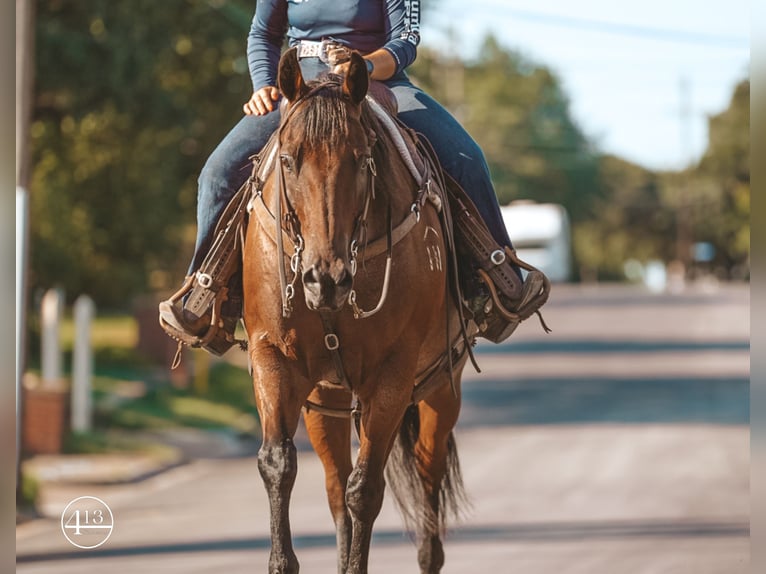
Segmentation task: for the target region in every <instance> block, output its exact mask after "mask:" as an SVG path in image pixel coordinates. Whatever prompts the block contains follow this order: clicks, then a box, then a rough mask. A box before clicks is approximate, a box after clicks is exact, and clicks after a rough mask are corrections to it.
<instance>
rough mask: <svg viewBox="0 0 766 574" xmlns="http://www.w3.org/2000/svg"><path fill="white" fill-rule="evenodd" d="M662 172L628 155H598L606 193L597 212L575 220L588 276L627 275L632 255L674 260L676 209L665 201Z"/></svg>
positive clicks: (575, 233) (576, 241) (595, 208)
mask: <svg viewBox="0 0 766 574" xmlns="http://www.w3.org/2000/svg"><path fill="white" fill-rule="evenodd" d="M662 181H663V180H662V178H661V177H660V175H658V174H656V173H654V172H652V171H650V170H647V169H645V168H643V167H641V166H638V165H636V164H633V163H630V162H628V161H626V160H624V159H621V158H618V157H615V156H612V155H605V156H603V157H601V159H600V161H599V184H598V188H599V190H600V192H601V194H602V195H601V196H600V197H599V198H597V199H596V200H595V202H594V204H593V206H592V212H593V215H592V216H591V217H590V218H588V219H585V220H582V221H578V222H575V224H574V225H573V236H574V250H575V255H576V259H577V262H578V264H579V266H580V269H579V271H580V275H581V277H583V278H589V279H593V280H595V279H600V280H622V279H624V278H625V275H624V264H625V262H626V261H628V260H629V259H635V260H637V261H640V262H642V263H646V262H647V261H649V260H652V259H658V260H662V261H669V260H670V259H671V258H672V255H673V246H674V243H673V237H674V235H673V230H674V225H675V217H674V210H673V209H672V208H671V207H670V206H668V205H666V204H665V203H664V199H663V187H662Z"/></svg>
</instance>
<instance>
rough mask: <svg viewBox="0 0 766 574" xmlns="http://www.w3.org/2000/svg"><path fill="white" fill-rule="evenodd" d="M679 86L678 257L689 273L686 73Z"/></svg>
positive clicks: (689, 154) (689, 89)
mask: <svg viewBox="0 0 766 574" xmlns="http://www.w3.org/2000/svg"><path fill="white" fill-rule="evenodd" d="M678 87H679V95H680V105H679V109H678V112H679V125H680V149H681V178H682V179H681V184H680V188H679V197H678V208H677V212H676V258H677V259H678V260H679V261H680V262H681V263H683V266H684V273H687V272H688V270H689V264H690V262H691V247H692V217H691V202H690V182H689V174H688V170H689V169H691V87H690V83H689V78H688V77H687V76H686V75H683V74H682V75H681V77H680V79H679V83H678Z"/></svg>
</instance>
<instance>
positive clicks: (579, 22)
mask: <svg viewBox="0 0 766 574" xmlns="http://www.w3.org/2000/svg"><path fill="white" fill-rule="evenodd" d="M486 3H487V4H489V5H492V6H493V7H496V8H497V9H498V10H502V12H501V13H498V14H496V15H497V16H502V15H507V16H510V17H512V18H518V19H520V20H527V21H530V22H538V23H541V24H547V25H553V26H560V27H564V28H572V29H580V30H588V31H593V32H602V33H606V34H616V35H621V36H635V37H638V38H645V39H651V40H661V41H666V42H676V43H684V44H703V45H707V46H718V47H723V48H732V49H749V48H750V39H749V38H743V37H741V36H727V35H719V34H706V33H702V32H693V31H689V30H677V29H675V30H674V29H671V28H654V27H651V26H636V25H634V24H625V23H621V22H610V21H607V20H592V19H587V18H577V17H573V16H562V15H558V14H551V13H546V12H536V11H533V10H521V9H518V8H509V7H508V6H507V5H506V4H505V3H501V2H492V1H489V2H486Z"/></svg>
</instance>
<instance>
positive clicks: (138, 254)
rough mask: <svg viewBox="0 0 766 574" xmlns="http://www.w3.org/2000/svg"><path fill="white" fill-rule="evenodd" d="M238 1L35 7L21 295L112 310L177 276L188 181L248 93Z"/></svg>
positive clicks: (103, 0)
mask: <svg viewBox="0 0 766 574" xmlns="http://www.w3.org/2000/svg"><path fill="white" fill-rule="evenodd" d="M249 4H250V3H248V2H244V1H243V2H232V1H226V0H215V1H206V0H174V1H172V2H168V1H166V2H156V1H155V0H134V1H132V2H112V1H109V0H83V1H80V2H65V1H63V0H44V1H43V0H38V3H37V15H38V20H37V31H36V34H37V61H36V99H35V102H34V117H33V123H32V128H31V137H32V146H33V166H34V167H33V177H32V185H31V187H32V207H31V210H32V255H31V267H32V286H33V287H35V286H40V287H47V286H50V285H52V284H59V285H62V286H63V287H64V288H65V289H66V290H67V292H68V293H69V295H70V296H76V295H77V294H79V293H81V292H88V293H90V294H92V295H93V296H94V297H95V298H96V300H97V302H98V303H99V304H102V305H124V304H127V303H129V298H130V297H131V296H132V295H134V294H136V293H139V292H142V291H145V290H146V287H147V285H150V284H151V285H154V286H158V287H162V286H167V285H168V284H169V282H170V281H171V277H170V276H172V281H173V282H175V281H177V280H178V277H179V276H181V275H182V274H183V272H184V266H185V265H184V264H185V261H184V259H185V256H183V257H181V256H180V254H181V253H182V252H185V253H190V251H191V248H190V241H191V238H190V235H193V233H190V231H191V230H190V228H189V224H190V222H193V221H194V215H193V213H194V209H195V198H196V184H195V180H196V174H198V173H199V171H200V169H201V167H202V165H203V163H204V160H205V158H206V157H207V155H208V154H209V152H210V151H211V150H212V149H213V147H214V146H215V145H216V143H217V142H218V141H219V140H220V138H221V137H222V136H223V135H224V134H225V133H226V131H227V130H228V129H229V128H230V126H231V125H233V123H234V122H235V121H236V120H237V119H238V117H239V116H240V115H241V104H242V102H243V101H244V100H245V99H246V98H247V97H248V96H249V93H250V91H251V88H250V81H249V76H248V73H247V64H246V60H245V40H246V25H247V24H246V23H245V24H244V25H242V22H241V19H240V22H239V25H237V24H236V23H233V22H232V18H236V17H238V16H239V15H240V14H246V13H247V12H246V11H245V8H246V7H247V6H249ZM247 9H248V10H252V7H249V8H247Z"/></svg>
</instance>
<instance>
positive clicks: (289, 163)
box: [279, 154, 293, 172]
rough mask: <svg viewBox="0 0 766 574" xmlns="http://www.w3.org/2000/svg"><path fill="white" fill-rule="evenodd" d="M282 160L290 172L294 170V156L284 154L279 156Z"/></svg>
mask: <svg viewBox="0 0 766 574" xmlns="http://www.w3.org/2000/svg"><path fill="white" fill-rule="evenodd" d="M279 159H280V161H281V162H282V166H283V167H284V168H285V169H286V170H287V171H289V172H292V171H293V158H291V157H290V156H289V155H287V154H282V155H280V156H279Z"/></svg>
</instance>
